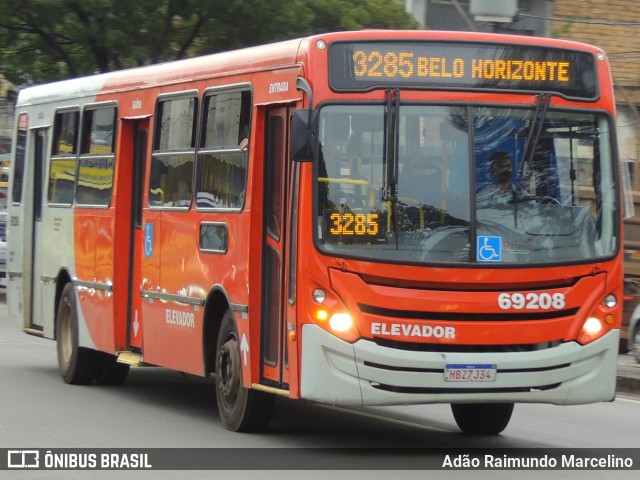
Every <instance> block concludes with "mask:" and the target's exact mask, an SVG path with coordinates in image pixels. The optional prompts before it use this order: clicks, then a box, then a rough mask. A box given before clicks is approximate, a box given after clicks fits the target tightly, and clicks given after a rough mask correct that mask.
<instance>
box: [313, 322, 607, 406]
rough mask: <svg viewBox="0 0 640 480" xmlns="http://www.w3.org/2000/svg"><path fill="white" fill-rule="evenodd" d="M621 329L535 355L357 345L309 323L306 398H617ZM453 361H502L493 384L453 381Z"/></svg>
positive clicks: (403, 401) (349, 401)
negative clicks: (449, 368)
mask: <svg viewBox="0 0 640 480" xmlns="http://www.w3.org/2000/svg"><path fill="white" fill-rule="evenodd" d="M619 336H620V332H619V330H614V331H612V332H610V333H608V334H607V335H605V336H603V337H602V338H600V339H598V340H596V341H594V342H592V343H590V344H588V345H586V346H581V345H579V344H577V343H575V342H567V343H563V344H561V345H559V346H557V347H554V348H547V349H543V350H537V351H531V352H500V353H460V352H455V353H449V352H447V353H445V352H419V351H406V350H399V349H394V348H388V347H382V346H379V345H377V344H375V343H374V342H372V341H369V340H358V341H357V342H355V343H353V344H350V343H347V342H344V341H342V340H340V339H339V338H337V337H335V336H333V335H331V334H330V333H328V332H327V331H325V330H323V329H322V328H320V327H318V326H316V325H311V324H307V325H304V326H303V327H302V369H301V396H302V398H305V399H308V400H312V401H317V402H321V403H328V404H332V405H407V404H420V403H481V402H482V403H488V402H509V403H511V402H515V403H553V404H558V405H568V404H583V403H592V402H598V401H610V400H613V398H614V396H615V386H616V362H617V351H618V350H617V349H618V342H619ZM447 364H495V365H496V367H497V376H496V379H495V381H492V382H476V383H474V382H446V381H445V378H444V369H445V365H447Z"/></svg>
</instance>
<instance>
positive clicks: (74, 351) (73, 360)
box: [56, 282, 98, 385]
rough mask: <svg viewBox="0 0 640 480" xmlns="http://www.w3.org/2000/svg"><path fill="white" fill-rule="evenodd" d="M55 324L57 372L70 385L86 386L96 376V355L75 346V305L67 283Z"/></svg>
mask: <svg viewBox="0 0 640 480" xmlns="http://www.w3.org/2000/svg"><path fill="white" fill-rule="evenodd" d="M56 325H57V328H56V347H57V353H58V369H59V371H60V375H61V376H62V379H63V380H64V382H65V383H69V384H72V385H88V384H90V383H91V382H93V379H94V377H95V375H96V369H97V366H98V352H96V351H95V350H92V349H90V348H85V347H80V346H78V306H77V304H76V296H75V289H74V287H73V284H72V283H71V282H69V283H67V284H66V285H65V286H64V288H63V290H62V295H61V296H60V304H59V305H58V313H57V316H56Z"/></svg>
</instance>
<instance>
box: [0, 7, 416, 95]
mask: <svg viewBox="0 0 640 480" xmlns="http://www.w3.org/2000/svg"><path fill="white" fill-rule="evenodd" d="M0 12H4V13H3V14H2V15H0V73H2V74H3V75H4V76H5V78H6V79H7V80H9V81H11V82H12V83H14V84H15V85H18V86H24V85H28V84H33V83H42V82H47V81H52V80H56V79H61V78H70V77H77V76H81V75H90V74H93V73H98V72H107V71H111V70H119V69H123V68H129V67H135V66H140V65H147V64H151V63H158V62H163V61H170V60H176V59H180V58H185V57H190V56H196V55H202V54H206V53H212V52H218V51H224V50H230V49H233V48H240V47H243V46H250V45H257V44H261V43H268V42H272V41H277V40H282V39H285V38H295V37H299V36H304V35H309V34H314V33H321V32H328V31H337V30H360V29H363V28H385V29H387V28H416V27H417V24H416V22H415V21H414V20H413V19H412V18H411V17H410V16H409V15H408V14H407V13H406V12H405V11H404V9H403V7H402V6H401V5H400V4H399V3H398V2H397V1H396V0H133V1H132V0H20V1H16V0H0Z"/></svg>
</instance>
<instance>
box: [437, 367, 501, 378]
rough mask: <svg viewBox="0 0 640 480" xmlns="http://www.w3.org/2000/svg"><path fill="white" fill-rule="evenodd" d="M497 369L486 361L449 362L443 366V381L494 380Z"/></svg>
mask: <svg viewBox="0 0 640 480" xmlns="http://www.w3.org/2000/svg"><path fill="white" fill-rule="evenodd" d="M497 375H498V370H497V368H496V366H495V365H492V364H488V363H481V364H476V363H472V364H469V363H450V364H448V365H445V367H444V381H445V382H494V381H495V379H496V376H497Z"/></svg>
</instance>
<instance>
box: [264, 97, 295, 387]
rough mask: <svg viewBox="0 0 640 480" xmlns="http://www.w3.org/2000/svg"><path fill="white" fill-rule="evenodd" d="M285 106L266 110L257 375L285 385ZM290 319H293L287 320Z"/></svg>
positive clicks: (267, 381) (286, 109)
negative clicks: (260, 304) (259, 344)
mask: <svg viewBox="0 0 640 480" xmlns="http://www.w3.org/2000/svg"><path fill="white" fill-rule="evenodd" d="M289 111H290V109H288V108H273V109H270V110H269V111H268V112H267V117H266V126H267V132H266V136H265V142H266V145H265V158H264V237H263V248H262V254H263V259H262V317H261V325H262V327H261V336H262V338H261V376H262V382H263V383H264V384H265V385H268V386H272V387H275V388H280V389H284V390H287V389H288V388H289V361H288V355H289V352H288V348H287V339H286V335H287V311H288V305H287V302H286V299H285V292H286V291H287V280H288V279H287V276H286V275H285V272H286V271H287V270H286V268H287V264H288V261H287V242H286V240H287V238H288V237H287V232H288V224H287V220H288V216H287V212H288V210H289V205H288V201H287V198H288V195H287V191H288V185H289V181H288V176H289V171H290V169H289V168H288V166H289V164H288V162H287V158H288V156H287V143H288V142H287V131H288V128H287V125H288V123H289ZM291 321H292V322H293V320H291Z"/></svg>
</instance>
